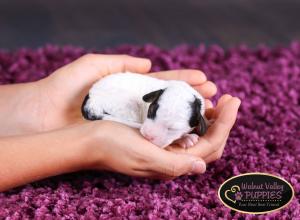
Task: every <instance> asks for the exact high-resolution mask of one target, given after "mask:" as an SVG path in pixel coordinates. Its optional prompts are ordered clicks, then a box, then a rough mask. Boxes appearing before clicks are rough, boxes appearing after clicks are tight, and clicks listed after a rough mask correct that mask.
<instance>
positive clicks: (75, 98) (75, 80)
mask: <svg viewBox="0 0 300 220" xmlns="http://www.w3.org/2000/svg"><path fill="white" fill-rule="evenodd" d="M150 67H151V62H150V60H148V59H142V58H135V57H131V56H127V55H101V54H88V55H85V56H83V57H81V58H79V59H77V60H76V61H74V62H72V63H70V64H68V65H66V66H64V67H62V68H60V69H58V70H56V71H55V72H54V73H53V74H51V75H50V76H49V77H47V78H45V79H43V80H40V81H39V82H37V85H38V86H37V88H38V93H37V94H39V95H38V98H37V99H33V101H34V102H36V103H39V105H38V110H37V111H36V112H33V113H34V114H35V115H34V116H32V117H30V116H28V117H29V118H33V119H35V121H36V123H37V124H38V126H37V131H47V130H52V129H56V128H60V127H64V126H66V125H69V124H72V123H75V122H78V121H80V120H82V115H81V112H80V109H81V108H80V107H81V104H82V102H83V99H84V97H85V95H86V94H87V93H88V90H89V88H90V87H91V86H92V84H93V83H94V82H95V81H97V80H99V79H100V78H102V77H104V76H106V75H108V74H113V73H116V72H124V71H131V72H138V73H141V74H146V73H147V72H148V71H149V70H150ZM149 76H152V77H156V78H161V79H168V80H169V79H177V80H184V81H186V82H188V83H189V84H191V85H192V86H193V87H194V88H195V89H196V90H198V91H199V92H200V93H201V94H202V95H203V96H204V97H205V98H206V102H207V103H208V105H210V101H209V100H208V98H210V97H212V96H213V95H215V93H216V90H217V89H216V86H215V84H214V83H212V82H211V81H207V79H206V76H205V75H204V73H202V72H201V71H198V70H172V71H163V72H156V73H150V74H149Z"/></svg>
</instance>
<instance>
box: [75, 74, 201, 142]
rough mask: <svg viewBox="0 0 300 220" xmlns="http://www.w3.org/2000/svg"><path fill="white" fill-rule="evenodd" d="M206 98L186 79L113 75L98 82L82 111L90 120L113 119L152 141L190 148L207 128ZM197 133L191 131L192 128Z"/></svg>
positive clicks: (89, 94) (91, 90) (85, 100)
mask: <svg viewBox="0 0 300 220" xmlns="http://www.w3.org/2000/svg"><path fill="white" fill-rule="evenodd" d="M204 111H205V105H204V98H203V97H202V96H201V95H200V94H199V93H198V92H197V91H196V90H194V89H193V88H192V87H191V86H190V85H189V84H187V83H186V82H184V81H177V80H168V81H166V80H160V79H156V78H153V77H150V76H146V75H142V74H136V73H129V72H126V73H116V74H111V75H108V76H106V77H104V78H103V79H101V80H99V81H98V82H96V83H95V84H94V85H93V86H92V88H91V89H90V90H89V93H88V95H87V96H86V97H85V99H84V101H83V104H82V108H81V112H82V115H83V117H84V118H85V119H87V120H112V121H117V122H120V123H123V124H126V125H128V126H130V127H134V128H139V129H140V132H141V134H142V135H143V136H144V137H145V138H146V139H147V140H149V141H150V142H152V143H153V144H155V145H157V146H159V147H162V148H164V147H166V146H168V145H170V144H171V143H173V142H174V141H175V143H177V144H179V145H180V146H182V147H191V146H193V145H194V144H196V143H197V141H198V135H200V136H202V135H204V134H205V132H206V130H207V120H206V119H205V117H204ZM194 129H195V130H196V132H197V134H198V135H196V134H189V133H190V132H191V131H192V130H194Z"/></svg>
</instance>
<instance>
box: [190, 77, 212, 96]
mask: <svg viewBox="0 0 300 220" xmlns="http://www.w3.org/2000/svg"><path fill="white" fill-rule="evenodd" d="M194 89H196V90H197V91H198V92H199V93H200V94H201V95H202V96H203V97H204V98H211V97H212V96H214V95H216V93H217V86H216V85H215V84H214V83H213V82H211V81H206V82H205V83H203V84H202V85H197V86H194Z"/></svg>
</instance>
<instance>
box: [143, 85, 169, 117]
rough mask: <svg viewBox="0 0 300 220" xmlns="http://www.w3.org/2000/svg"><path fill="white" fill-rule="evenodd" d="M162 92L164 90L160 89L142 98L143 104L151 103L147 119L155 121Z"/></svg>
mask: <svg viewBox="0 0 300 220" xmlns="http://www.w3.org/2000/svg"><path fill="white" fill-rule="evenodd" d="M164 91H165V90H164V89H160V90H156V91H153V92H150V93H148V94H146V95H144V96H143V100H144V101H145V102H152V103H151V104H150V106H149V109H148V113H147V118H149V119H155V117H156V112H157V109H158V108H159V104H158V100H159V97H160V96H161V95H162V94H163V92H164Z"/></svg>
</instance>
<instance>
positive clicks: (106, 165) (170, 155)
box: [89, 94, 240, 179]
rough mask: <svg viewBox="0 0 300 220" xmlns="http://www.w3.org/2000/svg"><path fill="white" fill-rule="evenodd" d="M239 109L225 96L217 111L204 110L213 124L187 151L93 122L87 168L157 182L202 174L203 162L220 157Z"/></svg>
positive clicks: (125, 128)
mask: <svg viewBox="0 0 300 220" xmlns="http://www.w3.org/2000/svg"><path fill="white" fill-rule="evenodd" d="M239 105H240V100H239V99H238V98H234V97H232V96H231V95H228V94H226V95H223V96H222V97H221V98H220V99H219V100H218V103H217V106H216V107H214V108H207V109H206V117H207V118H208V119H214V120H215V121H214V123H213V124H212V125H211V127H209V128H208V131H207V133H206V134H205V135H204V136H202V137H201V138H200V139H199V142H198V143H197V144H196V145H195V146H194V147H191V148H188V149H184V148H182V147H179V146H175V145H173V146H168V147H167V148H165V149H162V148H159V147H157V146H155V145H153V144H152V143H150V142H148V141H147V140H146V139H144V138H143V136H142V135H141V134H140V133H139V132H138V130H136V129H134V128H130V127H128V126H125V125H123V124H120V123H116V122H111V121H100V122H99V121H98V124H97V121H96V124H94V126H95V127H94V128H93V129H91V132H96V137H97V138H95V139H94V142H92V144H90V145H89V146H90V152H91V153H90V154H89V155H91V156H89V158H90V159H91V160H92V161H93V163H90V164H92V165H90V166H89V168H90V169H100V170H103V169H104V170H109V171H115V172H120V173H124V174H127V175H131V176H142V177H151V178H160V179H173V178H174V177H177V176H180V175H184V174H200V173H203V172H204V171H205V163H203V162H204V161H205V162H206V163H209V162H212V161H215V160H217V159H219V158H220V157H221V156H222V153H223V150H224V147H225V144H226V141H227V138H228V136H229V132H230V130H231V128H232V126H233V125H234V122H235V120H236V116H237V111H238V108H239ZM92 123H93V122H92ZM97 126H102V127H101V128H97ZM116 134H118V136H117V137H116ZM119 155H122V156H121V157H120V156H119ZM195 161H199V162H198V163H199V166H200V167H198V168H197V169H196V170H193V166H194V165H193V163H194V162H195ZM194 168H195V166H194Z"/></svg>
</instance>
